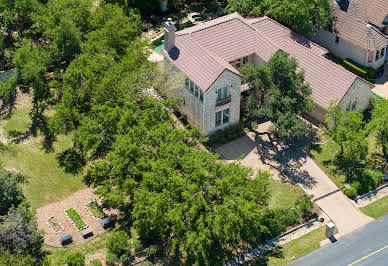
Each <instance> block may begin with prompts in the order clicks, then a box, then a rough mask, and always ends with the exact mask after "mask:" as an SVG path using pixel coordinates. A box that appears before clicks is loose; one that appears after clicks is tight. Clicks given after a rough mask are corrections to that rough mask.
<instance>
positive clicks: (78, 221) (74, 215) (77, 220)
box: [65, 208, 86, 230]
mask: <svg viewBox="0 0 388 266" xmlns="http://www.w3.org/2000/svg"><path fill="white" fill-rule="evenodd" d="M65 212H66V214H67V215H69V217H70V219H71V220H72V221H73V222H74V224H75V227H77V229H78V230H81V229H83V228H85V226H86V224H85V222H84V220H82V217H81V215H80V214H79V213H78V212H77V211H76V210H75V209H74V208H69V209H67V210H66V211H65Z"/></svg>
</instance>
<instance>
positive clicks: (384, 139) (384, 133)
mask: <svg viewBox="0 0 388 266" xmlns="http://www.w3.org/2000/svg"><path fill="white" fill-rule="evenodd" d="M368 126H369V128H370V129H372V130H375V131H376V133H377V141H378V144H379V145H380V146H381V148H382V151H383V154H384V156H385V159H386V160H387V161H388V100H387V99H380V100H378V101H377V102H375V103H374V105H373V111H372V120H371V122H370V123H369V125H368Z"/></svg>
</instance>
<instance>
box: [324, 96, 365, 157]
mask: <svg viewBox="0 0 388 266" xmlns="http://www.w3.org/2000/svg"><path fill="white" fill-rule="evenodd" d="M325 121H326V122H328V125H329V128H328V129H325V131H326V132H327V134H328V136H329V137H330V138H331V139H333V140H334V141H335V142H336V143H338V144H339V145H340V146H341V153H340V156H343V154H344V151H345V144H347V145H346V147H347V156H348V157H349V158H350V159H352V160H353V161H359V160H363V159H365V157H366V155H367V153H368V146H367V142H366V141H365V137H366V135H367V131H366V130H365V128H364V126H365V122H364V121H363V114H362V112H361V110H355V111H349V112H346V113H343V112H342V108H341V105H340V104H338V105H336V102H331V103H330V106H329V108H328V114H327V115H326V120H325Z"/></svg>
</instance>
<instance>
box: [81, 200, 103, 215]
mask: <svg viewBox="0 0 388 266" xmlns="http://www.w3.org/2000/svg"><path fill="white" fill-rule="evenodd" d="M85 208H86V210H87V211H88V212H89V213H90V215H91V216H92V217H93V218H95V219H102V218H104V217H105V216H106V214H105V212H104V209H103V208H102V207H101V206H100V205H99V204H98V202H97V201H96V200H92V201H90V202H88V203H87V204H85Z"/></svg>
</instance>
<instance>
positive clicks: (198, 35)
mask: <svg viewBox="0 0 388 266" xmlns="http://www.w3.org/2000/svg"><path fill="white" fill-rule="evenodd" d="M278 50H284V51H286V52H287V53H289V54H290V55H291V56H293V57H295V58H296V59H297V61H298V63H299V66H300V68H301V69H304V70H305V77H306V81H307V82H308V83H309V84H310V86H311V88H312V99H313V100H314V102H315V103H316V104H317V105H319V106H321V107H323V108H325V109H326V108H327V107H328V105H329V103H330V101H332V100H335V99H338V100H342V98H343V97H344V96H345V94H346V93H347V91H348V90H349V88H350V87H351V85H352V84H353V82H354V81H355V80H356V79H357V78H358V77H357V76H356V75H354V74H352V73H351V72H349V71H347V70H346V69H344V68H342V67H340V66H338V65H336V64H334V63H333V62H331V61H329V60H328V59H326V58H325V57H324V56H323V55H324V54H326V53H327V50H326V49H324V48H322V47H320V46H319V45H317V44H315V43H313V42H311V41H309V40H307V39H305V38H304V37H302V36H300V35H298V34H296V33H294V32H292V31H291V30H290V29H288V28H286V27H284V26H283V25H281V24H279V23H277V22H276V21H274V20H272V19H270V18H268V17H263V18H258V19H250V20H247V19H244V18H243V17H241V16H240V15H238V14H237V13H234V14H231V15H228V16H224V17H221V18H218V19H215V20H212V21H209V22H206V23H203V24H200V25H197V26H194V27H191V28H188V29H185V30H182V31H179V32H177V33H176V47H175V48H174V49H173V50H172V51H171V52H170V53H167V52H166V51H165V50H163V54H164V55H165V56H166V57H167V58H168V59H170V60H171V61H172V62H173V63H174V64H175V65H176V67H177V68H178V69H180V70H181V71H182V72H183V73H184V74H185V75H186V76H187V77H189V78H190V79H191V80H192V81H193V82H194V83H196V84H197V86H199V87H200V88H201V89H202V90H204V91H206V90H207V89H208V88H209V87H210V86H211V85H212V84H213V82H214V81H215V80H216V79H217V78H218V77H219V75H220V74H221V73H222V72H223V71H224V70H225V69H228V70H230V71H231V72H233V73H236V74H239V72H238V71H237V70H236V69H235V68H234V67H232V66H231V65H230V64H229V63H228V62H231V61H233V60H235V59H238V58H241V57H243V56H247V55H251V54H256V55H257V56H259V57H260V58H261V59H262V60H264V61H268V60H269V59H270V58H271V56H272V55H273V54H274V53H275V52H276V51H278ZM244 88H245V87H244V86H243V89H244ZM245 89H246V88H245Z"/></svg>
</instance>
